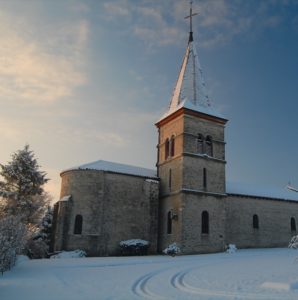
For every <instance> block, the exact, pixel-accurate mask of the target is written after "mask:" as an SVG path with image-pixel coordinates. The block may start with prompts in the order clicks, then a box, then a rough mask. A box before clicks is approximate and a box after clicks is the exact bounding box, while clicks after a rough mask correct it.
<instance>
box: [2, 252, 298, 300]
mask: <svg viewBox="0 0 298 300" xmlns="http://www.w3.org/2000/svg"><path fill="white" fill-rule="evenodd" d="M297 257H298V251H295V250H292V249H252V250H240V251H237V252H236V253H234V254H227V253H218V254H205V255H191V256H178V257H174V258H172V257H168V256H146V257H109V258H82V259H56V260H32V261H24V262H22V263H20V264H18V265H17V266H16V267H15V268H14V269H13V270H12V271H11V272H7V273H5V274H4V276H3V277H1V278H0V299H1V300H19V299H22V300H37V299H38V300H52V299H55V300H60V299H61V300H62V299H63V300H68V299H69V300H70V299H71V300H77V299H82V300H83V299H84V300H93V299H94V300H95V299H96V300H97V299H99V300H101V299H121V300H125V299H129V300H130V299H183V300H184V299H200V300H204V299H268V300H274V299H283V300H284V299H293V300H294V299H296V300H297V299H298V261H297Z"/></svg>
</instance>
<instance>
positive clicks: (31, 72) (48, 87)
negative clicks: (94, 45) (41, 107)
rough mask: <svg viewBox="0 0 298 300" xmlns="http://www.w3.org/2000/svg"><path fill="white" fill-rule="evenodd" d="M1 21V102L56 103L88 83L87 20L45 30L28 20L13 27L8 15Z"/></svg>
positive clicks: (57, 25) (3, 14)
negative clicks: (86, 56)
mask: <svg viewBox="0 0 298 300" xmlns="http://www.w3.org/2000/svg"><path fill="white" fill-rule="evenodd" d="M1 20H2V25H1V27H0V38H1V43H2V47H1V48H0V82H1V84H0V93H1V98H0V101H9V100H10V101H17V100H19V101H23V102H27V103H31V102H34V103H39V104H41V103H49V102H55V101H58V100H60V99H61V98H63V97H66V96H70V95H72V93H73V90H74V89H75V88H76V87H78V86H81V85H83V84H84V83H85V82H86V75H85V74H84V72H83V70H82V69H83V68H82V66H83V64H84V51H85V48H86V43H87V38H88V23H87V22H86V21H85V20H79V21H76V22H74V23H65V24H63V25H62V26H61V24H55V25H53V27H51V28H42V29H41V28H36V29H35V28H33V26H32V24H30V23H29V22H27V21H25V20H23V21H22V22H20V23H19V24H18V23H15V24H14V23H13V17H12V16H11V15H9V14H5V13H2V15H1ZM60 26H61V29H60V33H59V30H57V29H58V28H59V27H60ZM60 49H63V50H62V51H61V50H60Z"/></svg>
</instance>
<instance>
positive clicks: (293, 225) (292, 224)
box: [291, 217, 296, 231]
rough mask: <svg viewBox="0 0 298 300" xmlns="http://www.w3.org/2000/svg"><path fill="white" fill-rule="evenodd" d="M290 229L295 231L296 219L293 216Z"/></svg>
mask: <svg viewBox="0 0 298 300" xmlns="http://www.w3.org/2000/svg"><path fill="white" fill-rule="evenodd" d="M291 231H296V220H295V218H293V217H292V218H291Z"/></svg>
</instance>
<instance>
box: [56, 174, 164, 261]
mask: <svg viewBox="0 0 298 300" xmlns="http://www.w3.org/2000/svg"><path fill="white" fill-rule="evenodd" d="M61 177H62V186H61V197H63V196H65V195H71V201H70V202H69V204H68V209H67V210H66V209H64V210H63V211H62V210H61V211H60V212H58V217H57V218H58V219H61V220H62V219H65V217H66V216H67V218H66V219H67V220H68V224H65V226H64V231H63V232H64V233H62V231H61V224H60V223H59V222H58V223H57V225H58V226H57V229H56V238H55V240H56V242H55V244H56V245H55V250H62V249H63V250H73V249H77V248H80V249H84V250H86V251H87V253H88V254H89V255H100V256H104V255H117V254H119V242H120V241H121V240H126V239H136V238H140V239H144V240H147V241H149V242H150V245H151V247H150V252H151V253H156V251H157V231H158V230H157V220H158V217H157V214H158V197H159V193H158V191H159V183H158V181H155V180H150V179H146V178H144V177H139V176H131V175H123V174H116V173H111V172H104V171H97V170H72V171H67V172H64V173H62V174H61ZM59 206H61V207H62V206H63V204H62V203H59ZM76 215H82V217H83V227H82V234H74V223H75V218H76ZM65 229H67V231H66V232H65ZM62 235H63V237H62ZM61 240H63V243H61V242H58V241H61Z"/></svg>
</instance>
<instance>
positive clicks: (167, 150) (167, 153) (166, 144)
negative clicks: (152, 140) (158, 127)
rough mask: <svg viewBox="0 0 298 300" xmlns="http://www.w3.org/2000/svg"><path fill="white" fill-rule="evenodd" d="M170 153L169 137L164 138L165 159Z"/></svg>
mask: <svg viewBox="0 0 298 300" xmlns="http://www.w3.org/2000/svg"><path fill="white" fill-rule="evenodd" d="M169 154H170V141H169V139H166V143H165V159H167V158H168V157H169Z"/></svg>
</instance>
